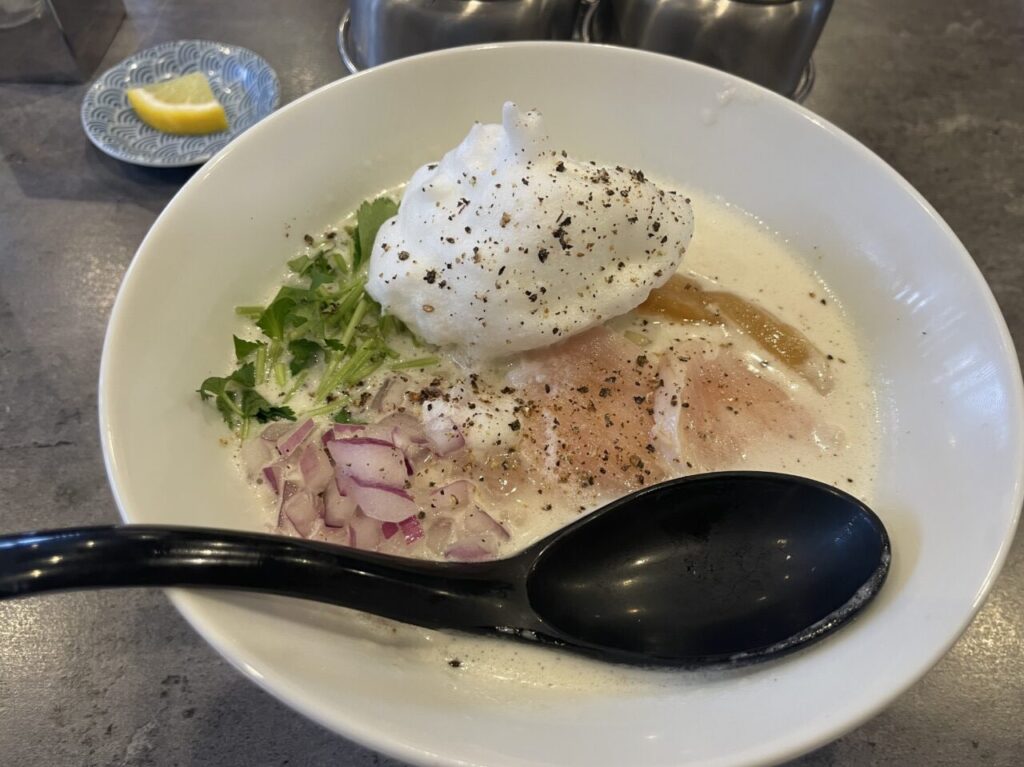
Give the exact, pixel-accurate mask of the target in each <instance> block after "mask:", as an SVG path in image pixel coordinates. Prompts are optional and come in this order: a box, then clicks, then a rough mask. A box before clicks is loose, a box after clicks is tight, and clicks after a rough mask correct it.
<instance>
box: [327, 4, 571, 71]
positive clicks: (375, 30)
mask: <svg viewBox="0 0 1024 767" xmlns="http://www.w3.org/2000/svg"><path fill="white" fill-rule="evenodd" d="M579 7H580V3H579V0H351V2H350V4H349V10H348V11H347V12H346V13H345V15H344V16H343V17H342V20H341V24H340V25H339V28H338V49H339V50H340V51H341V57H342V60H343V61H344V62H345V66H346V67H347V68H348V69H349V71H351V72H356V71H358V70H360V69H366V68H367V67H373V66H376V65H377V64H383V63H384V62H386V61H393V60H394V59H399V58H402V57H403V56H411V55H413V54H416V53H424V52H426V51H433V50H437V49H438V48H452V47H455V46H457V45H469V44H472V43H490V42H498V41H503V40H571V39H572V37H573V29H574V27H575V25H576V18H577V13H578V11H579Z"/></svg>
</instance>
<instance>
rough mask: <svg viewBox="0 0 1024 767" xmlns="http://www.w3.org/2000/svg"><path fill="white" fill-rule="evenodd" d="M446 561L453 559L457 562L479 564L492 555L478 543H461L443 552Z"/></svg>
mask: <svg viewBox="0 0 1024 767" xmlns="http://www.w3.org/2000/svg"><path fill="white" fill-rule="evenodd" d="M444 555H445V557H446V558H447V559H454V560H456V561H457V562H479V561H480V560H482V559H491V558H492V557H493V556H494V555H493V554H492V553H491V552H490V551H488V550H487V549H485V548H484V547H483V546H481V545H480V544H478V543H468V542H462V541H460V542H459V543H456V544H455V545H454V546H451V547H449V548H448V550H447V551H445V552H444Z"/></svg>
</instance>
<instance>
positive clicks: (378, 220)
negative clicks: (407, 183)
mask: <svg viewBox="0 0 1024 767" xmlns="http://www.w3.org/2000/svg"><path fill="white" fill-rule="evenodd" d="M396 213H398V205H397V204H396V203H395V201H394V200H392V199H391V198H390V197H378V198H377V199H376V200H374V201H373V202H364V203H363V204H362V205H360V206H359V210H358V211H357V212H356V237H354V238H353V239H354V240H355V243H356V252H355V254H354V256H353V263H352V265H353V267H357V266H359V265H360V264H361V263H362V262H363V260H364V259H369V258H370V253H371V252H372V251H373V241H374V240H375V239H377V231H378V230H379V229H380V227H381V225H382V224H383V223H384V222H385V221H387V220H388V219H389V218H391V217H392V216H394V215H395V214H396Z"/></svg>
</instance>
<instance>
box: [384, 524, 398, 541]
mask: <svg viewBox="0 0 1024 767" xmlns="http://www.w3.org/2000/svg"><path fill="white" fill-rule="evenodd" d="M380 532H381V534H382V535H383V536H384V540H388V539H389V538H391V537H392V536H393V535H394V534H395V533H397V532H398V525H397V524H396V523H394V522H381V523H380Z"/></svg>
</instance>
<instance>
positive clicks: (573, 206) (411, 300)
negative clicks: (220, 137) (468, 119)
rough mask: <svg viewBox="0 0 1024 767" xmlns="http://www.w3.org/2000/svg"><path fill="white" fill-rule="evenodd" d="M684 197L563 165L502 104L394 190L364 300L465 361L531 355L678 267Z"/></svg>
mask: <svg viewBox="0 0 1024 767" xmlns="http://www.w3.org/2000/svg"><path fill="white" fill-rule="evenodd" d="M692 234H693V214H692V211H691V208H690V204H689V200H688V199H686V198H685V196H684V195H682V194H681V193H679V192H677V191H675V190H670V189H662V188H659V187H658V186H657V185H655V184H654V183H653V182H652V181H651V180H650V179H648V178H647V177H646V176H645V175H644V174H643V172H642V171H639V170H630V169H627V168H623V167H618V166H617V167H603V166H599V165H596V164H594V163H592V162H579V161H576V160H573V159H571V158H570V157H568V156H567V155H566V153H565V152H564V151H559V150H556V149H553V148H552V147H551V146H550V142H549V140H548V137H547V135H546V134H545V132H544V126H543V123H542V119H541V116H540V114H539V113H537V112H535V111H530V112H522V111H520V110H519V109H518V108H517V107H516V105H515V104H512V103H506V104H505V106H504V109H503V113H502V124H501V125H482V124H479V123H477V124H475V125H474V126H473V127H472V129H471V130H470V131H469V134H468V135H467V136H466V138H465V139H464V140H463V141H462V143H461V144H459V146H457V147H456V148H455V149H453V150H451V151H450V152H448V153H447V154H446V155H445V156H444V158H443V159H442V160H441V161H440V162H439V163H432V164H429V165H425V166H423V167H422V168H420V169H419V170H417V171H416V173H415V174H414V175H413V177H412V178H411V179H410V180H409V183H408V185H407V186H406V188H405V193H404V196H403V198H402V203H401V207H400V208H399V211H398V215H397V216H395V217H394V218H391V219H389V220H388V221H386V222H385V223H384V225H383V226H382V227H381V228H380V231H379V232H378V234H377V238H376V241H375V242H374V246H373V253H372V255H371V258H370V265H369V274H368V281H367V285H366V289H367V292H369V294H370V295H371V296H372V297H373V298H374V299H376V300H377V301H378V302H380V304H381V305H382V306H383V308H384V309H385V310H386V311H387V312H389V313H391V314H393V315H395V316H396V317H398V318H399V319H400V320H402V321H403V322H404V323H405V324H406V325H408V326H409V328H411V329H412V330H413V331H414V332H415V333H416V334H417V335H418V336H420V337H421V338H423V339H424V340H426V341H428V342H430V343H432V344H437V345H440V346H451V347H457V348H458V349H460V350H461V351H462V352H463V353H465V354H466V355H467V356H469V357H471V358H475V359H493V358H497V357H501V356H503V355H507V354H511V353H514V352H520V351H525V350H528V349H536V348H539V347H542V346H547V345H549V344H552V343H555V342H557V341H561V340H563V339H565V338H567V337H569V336H572V335H575V334H577V333H581V332H583V331H585V330H587V329H588V328H591V327H593V326H595V325H597V324H599V323H601V322H604V321H605V320H609V319H611V318H613V317H616V316H619V315H622V314H625V313H626V312H628V311H629V310H631V309H633V308H635V307H636V306H638V305H639V304H640V303H642V302H643V301H644V300H645V299H646V298H647V295H648V294H649V293H650V291H651V290H652V289H653V288H656V287H659V286H660V285H662V284H663V283H664V282H665V281H666V280H668V279H669V277H671V276H672V274H673V273H674V272H675V271H676V269H677V268H678V267H679V264H680V262H681V261H682V258H683V254H684V253H685V251H686V247H687V245H688V244H689V242H690V238H691V236H692Z"/></svg>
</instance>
